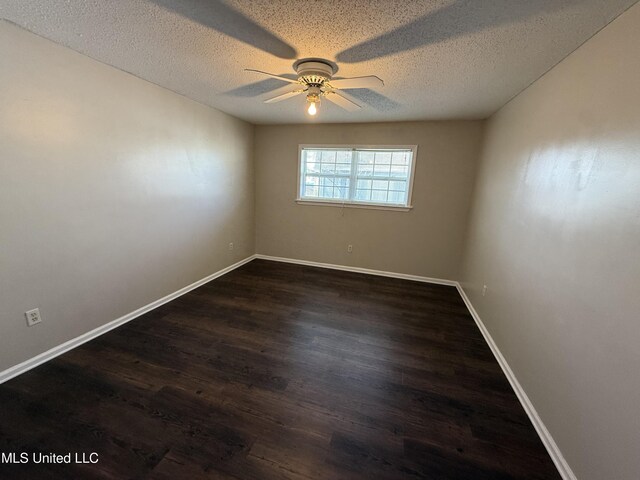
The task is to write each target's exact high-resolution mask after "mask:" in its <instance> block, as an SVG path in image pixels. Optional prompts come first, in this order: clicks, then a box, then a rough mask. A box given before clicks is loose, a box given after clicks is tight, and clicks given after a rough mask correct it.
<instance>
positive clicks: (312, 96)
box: [307, 86, 322, 116]
mask: <svg viewBox="0 0 640 480" xmlns="http://www.w3.org/2000/svg"><path fill="white" fill-rule="evenodd" d="M321 96H322V90H321V89H320V88H319V87H316V86H311V87H309V88H308V90H307V103H308V107H307V113H308V114H309V115H311V116H314V115H315V114H316V113H318V107H319V106H320V97H321Z"/></svg>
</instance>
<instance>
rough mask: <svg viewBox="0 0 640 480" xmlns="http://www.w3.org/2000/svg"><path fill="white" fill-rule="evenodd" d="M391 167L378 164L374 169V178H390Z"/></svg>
mask: <svg viewBox="0 0 640 480" xmlns="http://www.w3.org/2000/svg"><path fill="white" fill-rule="evenodd" d="M390 166H391V165H378V164H376V165H375V166H374V167H373V176H374V177H388V176H389V167H390Z"/></svg>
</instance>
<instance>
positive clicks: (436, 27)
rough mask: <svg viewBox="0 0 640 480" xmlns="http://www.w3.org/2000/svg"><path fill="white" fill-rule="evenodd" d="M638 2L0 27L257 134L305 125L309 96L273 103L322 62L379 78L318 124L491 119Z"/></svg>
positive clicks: (3, 6) (42, 14) (532, 1)
mask: <svg viewBox="0 0 640 480" xmlns="http://www.w3.org/2000/svg"><path fill="white" fill-rule="evenodd" d="M635 1H636V0H492V1H477V0H449V1H445V0H415V1H391V0H317V1H309V0H228V1H223V0H206V1H204V0H127V1H123V0H93V1H88V0H29V1H25V0H2V3H0V18H4V19H7V20H10V21H12V22H14V23H16V24H18V25H20V26H22V27H24V28H25V29H27V30H30V31H32V32H34V33H37V34H39V35H41V36H43V37H46V38H48V39H51V40H53V41H54V42H57V43H60V44H62V45H65V46H67V47H69V48H72V49H73V50H76V51H79V52H82V53H84V54H86V55H88V56H90V57H92V58H94V59H96V60H99V61H101V62H104V63H106V64H109V65H112V66H114V67H116V68H119V69H121V70H124V71H127V72H130V73H132V74H134V75H136V76H138V77H141V78H143V79H145V80H148V81H150V82H153V83H156V84H158V85H161V86H163V87H166V88H168V89H170V90H173V91H175V92H178V93H181V94H183V95H185V96H187V97H189V98H192V99H194V100H197V101H199V102H202V103H204V104H206V105H210V106H212V107H215V108H218V109H220V110H222V111H224V112H227V113H230V114H232V115H235V116H237V117H239V118H242V119H244V120H248V121H250V122H253V123H260V124H262V123H299V122H307V121H310V120H309V119H308V118H307V117H305V115H304V108H303V107H304V98H303V97H295V98H292V99H290V100H286V101H284V102H281V103H277V104H271V105H265V104H263V103H262V100H264V99H265V98H268V93H267V92H268V91H269V90H271V89H274V88H277V87H279V86H281V85H283V83H282V82H280V81H278V80H274V79H267V78H266V77H261V76H259V75H257V74H255V73H250V72H245V71H244V70H243V69H244V68H256V69H259V70H266V71H269V72H273V73H276V74H291V75H292V74H293V68H292V64H293V62H294V61H295V59H296V58H304V57H323V58H327V59H329V60H333V61H336V62H337V63H338V65H339V67H340V69H339V71H338V73H337V74H336V77H341V76H344V77H354V76H361V75H377V76H379V77H380V78H382V79H383V80H384V81H385V87H383V88H381V89H380V90H379V91H366V90H365V91H355V90H354V91H352V94H353V96H354V97H355V98H356V99H357V101H359V102H360V103H361V104H362V105H363V107H364V108H363V109H362V110H361V111H359V112H355V113H350V112H346V111H343V110H341V109H339V108H338V107H336V106H334V105H331V104H329V103H328V102H326V101H325V102H323V103H322V105H321V110H320V114H319V115H318V117H317V118H316V119H314V120H313V121H315V122H318V121H319V122H363V121H364V122H371V121H390V120H429V119H431V120H439V119H471V118H485V117H487V116H489V115H490V114H492V113H493V112H495V111H496V110H497V109H498V108H500V107H501V106H502V105H504V104H505V103H506V102H507V101H508V100H509V99H510V98H512V97H513V96H514V95H516V94H517V93H519V92H520V91H521V90H523V89H524V88H526V87H527V86H528V85H529V84H530V83H531V82H533V81H534V80H536V79H537V78H538V77H540V75H542V74H544V72H546V71H547V70H548V69H549V68H550V67H552V66H553V65H555V64H556V63H557V62H558V61H560V60H561V59H563V58H564V57H565V56H566V55H568V54H569V53H571V52H572V51H573V50H575V48H577V47H578V46H579V45H580V44H581V43H583V42H584V41H585V40H586V39H588V38H589V37H591V36H592V35H593V34H594V33H595V32H597V31H598V30H599V29H601V28H602V27H603V26H605V25H606V24H607V23H609V22H610V21H611V20H613V19H614V18H615V17H616V16H618V15H619V14H620V13H622V12H623V11H624V10H625V9H626V8H628V7H629V6H631V5H632V4H634V3H635Z"/></svg>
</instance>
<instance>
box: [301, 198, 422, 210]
mask: <svg viewBox="0 0 640 480" xmlns="http://www.w3.org/2000/svg"><path fill="white" fill-rule="evenodd" d="M296 203H298V204H300V205H313V206H316V207H340V208H368V209H369V210H393V211H394V212H410V211H411V209H412V208H413V205H409V206H405V205H398V206H397V207H394V206H393V205H391V204H386V205H382V204H379V203H355V202H336V201H333V200H305V199H302V198H296Z"/></svg>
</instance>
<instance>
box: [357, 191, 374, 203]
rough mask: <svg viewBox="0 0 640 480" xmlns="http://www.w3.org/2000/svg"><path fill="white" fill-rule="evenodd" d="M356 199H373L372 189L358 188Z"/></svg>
mask: <svg viewBox="0 0 640 480" xmlns="http://www.w3.org/2000/svg"><path fill="white" fill-rule="evenodd" d="M356 200H360V201H363V202H364V201H368V200H371V190H356Z"/></svg>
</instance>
